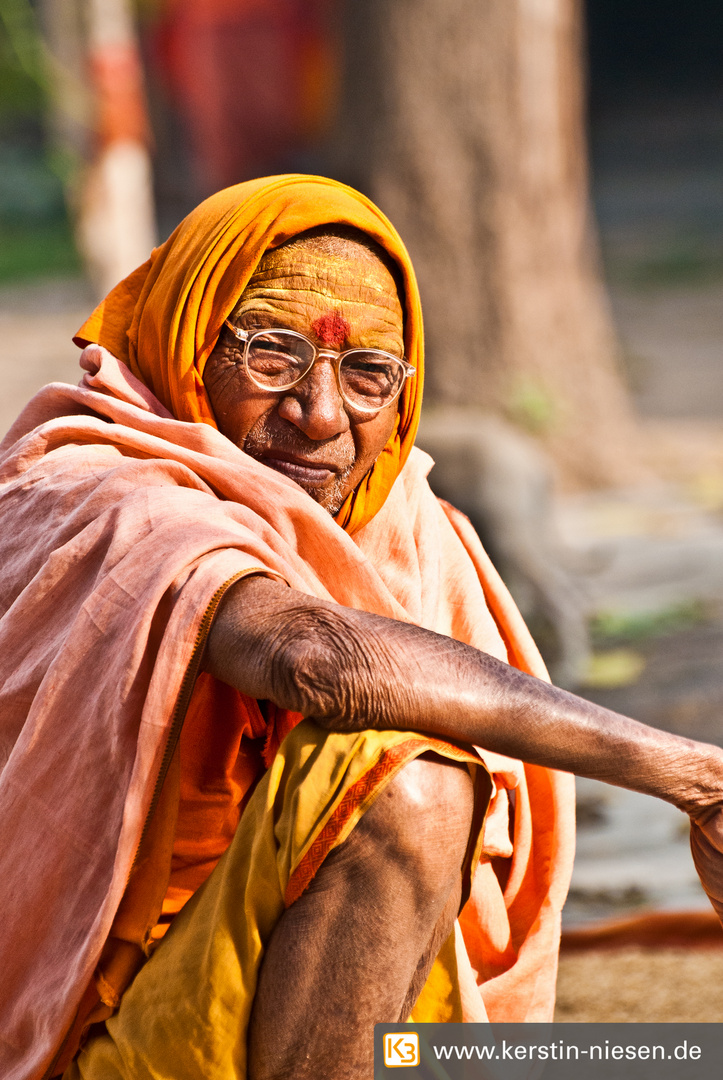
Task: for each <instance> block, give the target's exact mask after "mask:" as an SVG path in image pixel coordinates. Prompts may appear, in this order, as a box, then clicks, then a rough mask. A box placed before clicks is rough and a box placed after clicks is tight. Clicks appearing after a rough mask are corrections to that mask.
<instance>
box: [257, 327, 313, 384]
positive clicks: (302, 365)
mask: <svg viewBox="0 0 723 1080" xmlns="http://www.w3.org/2000/svg"><path fill="white" fill-rule="evenodd" d="M313 362H314V349H313V346H312V344H311V342H309V341H304V339H303V338H300V337H296V335H295V334H289V333H287V332H285V331H283V330H278V331H274V332H273V333H268V334H259V335H258V337H254V338H253V339H252V340H251V341H250V342H249V346H248V350H247V354H246V363H247V364H248V367H249V371H250V372H251V374H252V375H253V377H254V379H255V380H256V381H257V382H258V383H260V384H262V385H264V386H273V387H276V386H291V385H292V383H295V382H298V380H299V379H301V378H302V377H303V376H304V375H305V374H306V372H307V371H308V370H309V368H310V367H311V365H312V363H313Z"/></svg>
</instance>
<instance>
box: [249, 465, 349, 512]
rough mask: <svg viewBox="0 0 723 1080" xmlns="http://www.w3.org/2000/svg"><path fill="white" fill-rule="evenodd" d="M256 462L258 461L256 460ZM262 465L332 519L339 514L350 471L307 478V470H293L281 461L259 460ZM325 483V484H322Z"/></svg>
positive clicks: (345, 495) (291, 466)
mask: <svg viewBox="0 0 723 1080" xmlns="http://www.w3.org/2000/svg"><path fill="white" fill-rule="evenodd" d="M257 460H258V459H257ZM260 460H261V464H262V465H266V466H267V467H268V468H270V469H273V470H274V472H278V473H280V474H281V475H282V476H285V477H286V478H287V479H288V480H293V481H294V483H295V484H297V485H298V486H299V487H300V488H301V489H302V490H303V491H305V492H306V494H307V495H310V496H311V498H312V499H313V500H314V502H315V503H318V504H319V506H321V507H322V508H323V509H324V510H326V512H327V513H328V514H331V516H332V517H334V516H335V515H336V514H338V513H339V511H340V510H341V507H342V505H343V503H344V500H345V498H346V497H347V495H348V490H347V479H348V475H349V472H350V471H351V470H345V472H344V473H342V474H341V475H334V474H333V473H332V474H331V477H329V475H328V471H327V476H326V477H324V478H321V477H315V476H312V477H307V476H305V475H304V472H306V471H308V470H302V469H297V468H294V467H293V465H291V463H288V462H281V461H269V460H266V459H260ZM323 481H325V482H323Z"/></svg>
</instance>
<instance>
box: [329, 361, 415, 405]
mask: <svg viewBox="0 0 723 1080" xmlns="http://www.w3.org/2000/svg"><path fill="white" fill-rule="evenodd" d="M339 380H340V382H341V386H342V389H343V391H344V393H345V394H346V396H347V398H348V399H349V401H351V402H352V403H354V404H357V405H359V407H360V408H362V409H383V408H384V406H385V405H388V404H389V403H390V402H391V401H393V400H394V398H395V397H396V396H397V394H398V393H399V391H400V389H401V387H402V384H403V382H404V368H403V367H402V365H401V364H400V362H399V361H398V360H394V358H393V357H391V356H385V355H384V353H380V352H374V351H367V350H363V349H355V350H354V351H353V352H349V353H347V354H346V356H345V357H344V359H343V360H342V362H341V365H340V368H339Z"/></svg>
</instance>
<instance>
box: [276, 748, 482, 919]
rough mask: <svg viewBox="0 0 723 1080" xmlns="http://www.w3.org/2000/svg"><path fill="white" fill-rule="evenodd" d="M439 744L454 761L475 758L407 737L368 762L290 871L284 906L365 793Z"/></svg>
mask: <svg viewBox="0 0 723 1080" xmlns="http://www.w3.org/2000/svg"><path fill="white" fill-rule="evenodd" d="M442 746H443V747H444V751H445V756H446V757H453V758H456V759H457V760H458V761H474V760H475V758H474V756H473V755H471V754H470V753H469V751H467V750H462V749H460V748H459V747H458V746H454V745H453V744H452V743H446V742H442V741H441V740H439V739H408V740H407V741H406V742H403V743H398V744H397V745H396V746H393V747H391V748H390V749H389V750H385V751H384V752H383V753H382V755H381V757H380V758H379V760H378V761H377V762H376V764H375V765H372V767H371V768H370V769H368V770H367V772H365V773H364V775H363V776H361V777H360V778H359V779H358V780H357V781H356V782H355V783H353V784H352V786H351V787H350V788H349V790H348V791H347V792H346V793H345V794H344V796H343V798H342V800H341V802H340V803H339V805H338V806H337V807H336V809H335V810H334V812H333V813H332V815H331V817H330V818H329V820H328V821H327V823H326V825H324V827H323V828H322V830H321V832H320V833H319V834H318V835H317V836H316V837H315V839H314V840H313V841H312V844H311V847H310V848H309V850H308V851H307V852H306V854H305V855H304V856H303V858H302V859H301V861H300V862H299V865H298V866H297V867H296V869H295V870H294V871H293V872H292V874H291V877H290V878H289V883H288V885H287V886H286V894H285V897H284V903H285V904H286V907H290V906H291V904H293V903H294V901H295V900H298V899H299V897H300V896H301V894H302V893H303V892H304V891H305V890H306V889H307V888H308V886H309V885H310V884H311V881H312V880H313V878H314V875H315V874H316V872H317V870H318V869H319V867H320V866H321V864H322V863H323V861H324V859H325V858H326V856H327V855H328V854H329V852H330V851H331V850H332V848H334V847H335V846H336V844H337V843H338V840H339V837H340V836H341V834H342V832H343V831H344V828H345V827H346V825H347V824H348V823H349V821H350V819H351V818H352V817H353V816H354V814H355V813H356V811H357V810H358V809H359V807H360V806H362V805H363V804H364V803H365V802H366V800H367V799H368V797H369V795H371V793H372V792H373V791H374V790H375V789H376V788H378V787H380V786H381V785H382V783H383V782H384V781H385V780H387V779H388V778H389V777H390V775H391V774H392V773H393V772H395V771H396V770H398V769H400V768H401V767H402V765H404V764H405V763H406V762H407V761H411V760H412V758H414V757H418V756H419V754H420V753H424V751H425V750H437V749H439V748H440V747H442ZM411 751H414V752H413V753H412V752H411Z"/></svg>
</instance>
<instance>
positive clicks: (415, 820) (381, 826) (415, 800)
mask: <svg viewBox="0 0 723 1080" xmlns="http://www.w3.org/2000/svg"><path fill="white" fill-rule="evenodd" d="M473 812H474V788H473V784H472V779H471V777H470V774H469V770H468V769H467V766H466V765H463V764H459V763H456V762H451V761H449V760H447V759H444V758H441V757H438V756H437V755H436V754H424V755H422V756H421V757H418V758H416V759H415V760H414V761H412V762H410V763H409V764H408V765H406V766H405V767H404V768H403V769H401V770H400V771H399V772H398V773H397V775H396V776H395V777H394V779H393V780H392V781H391V782H390V783H389V784H388V785H387V787H386V788H385V789H384V790H383V791H382V792H381V793H380V794H379V796H378V797H377V799H376V800H375V802H374V803H373V804H372V806H371V807H370V809H369V810H368V811H367V812H366V814H364V816H363V818H362V820H361V821H360V823H359V825H358V826H357V829H356V830H355V832H357V834H358V839H359V840H360V841H362V842H363V843H364V844H365V845H366V846H368V845H369V844H371V845H373V848H374V849H375V852H376V855H377V856H383V858H384V860H385V861H386V862H392V863H393V864H394V866H395V867H396V868H397V870H398V871H399V873H400V874H406V875H411V878H412V879H413V880H414V881H415V882H416V883H417V888H418V890H419V893H420V899H422V897H423V896H425V897H426V898H429V899H431V897H432V896H435V895H438V896H440V897H441V896H443V895H447V894H448V893H449V891H450V890H451V889H452V888H453V886H454V885H455V884H456V882H457V881H458V879H459V875H460V872H461V870H462V865H463V862H464V858H465V854H466V851H467V846H468V843H469V835H470V829H471V825H472V820H473Z"/></svg>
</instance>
